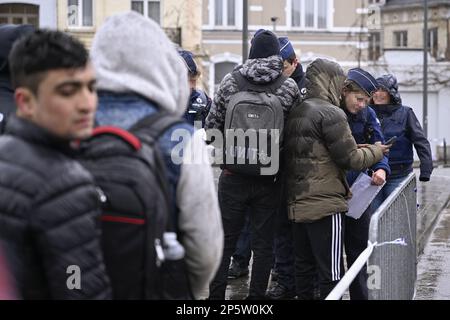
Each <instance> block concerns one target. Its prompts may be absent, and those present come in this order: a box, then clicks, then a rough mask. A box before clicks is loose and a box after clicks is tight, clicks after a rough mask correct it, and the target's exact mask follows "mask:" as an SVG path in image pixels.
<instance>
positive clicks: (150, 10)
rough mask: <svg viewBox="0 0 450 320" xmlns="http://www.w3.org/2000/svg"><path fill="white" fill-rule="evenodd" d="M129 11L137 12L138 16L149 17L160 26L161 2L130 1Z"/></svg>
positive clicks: (153, 0) (154, 0) (152, 0)
mask: <svg viewBox="0 0 450 320" xmlns="http://www.w3.org/2000/svg"><path fill="white" fill-rule="evenodd" d="M131 10H133V11H136V12H139V13H140V14H142V15H144V16H146V17H149V18H150V19H152V20H154V21H155V22H156V23H158V24H161V1H160V0H150V1H142V0H140V1H131Z"/></svg>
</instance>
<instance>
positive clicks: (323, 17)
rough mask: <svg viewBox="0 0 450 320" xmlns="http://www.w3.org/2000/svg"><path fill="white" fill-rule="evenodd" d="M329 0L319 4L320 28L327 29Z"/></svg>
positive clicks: (321, 0)
mask: <svg viewBox="0 0 450 320" xmlns="http://www.w3.org/2000/svg"><path fill="white" fill-rule="evenodd" d="M327 13H328V0H319V3H318V16H319V17H318V25H317V27H318V28H321V29H325V28H326V27H327Z"/></svg>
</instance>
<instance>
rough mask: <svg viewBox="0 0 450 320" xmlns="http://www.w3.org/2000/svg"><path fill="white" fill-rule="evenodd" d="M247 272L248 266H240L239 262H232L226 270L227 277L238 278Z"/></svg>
mask: <svg viewBox="0 0 450 320" xmlns="http://www.w3.org/2000/svg"><path fill="white" fill-rule="evenodd" d="M248 273H249V271H248V267H241V266H240V265H239V263H237V262H232V263H231V266H230V269H229V270H228V279H238V278H241V277H245V276H247V275H248Z"/></svg>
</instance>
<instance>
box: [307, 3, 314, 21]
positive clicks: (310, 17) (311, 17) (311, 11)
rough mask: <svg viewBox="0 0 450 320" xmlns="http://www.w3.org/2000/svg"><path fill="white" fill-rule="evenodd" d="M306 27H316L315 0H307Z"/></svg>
mask: <svg viewBox="0 0 450 320" xmlns="http://www.w3.org/2000/svg"><path fill="white" fill-rule="evenodd" d="M305 13H306V18H305V27H310V28H312V27H314V0H305Z"/></svg>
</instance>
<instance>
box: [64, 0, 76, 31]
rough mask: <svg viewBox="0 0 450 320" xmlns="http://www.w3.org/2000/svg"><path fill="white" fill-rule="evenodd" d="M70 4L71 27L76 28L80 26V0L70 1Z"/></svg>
mask: <svg viewBox="0 0 450 320" xmlns="http://www.w3.org/2000/svg"><path fill="white" fill-rule="evenodd" d="M68 4H69V5H68V10H67V12H68V23H69V26H76V25H78V0H69V2H68Z"/></svg>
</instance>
